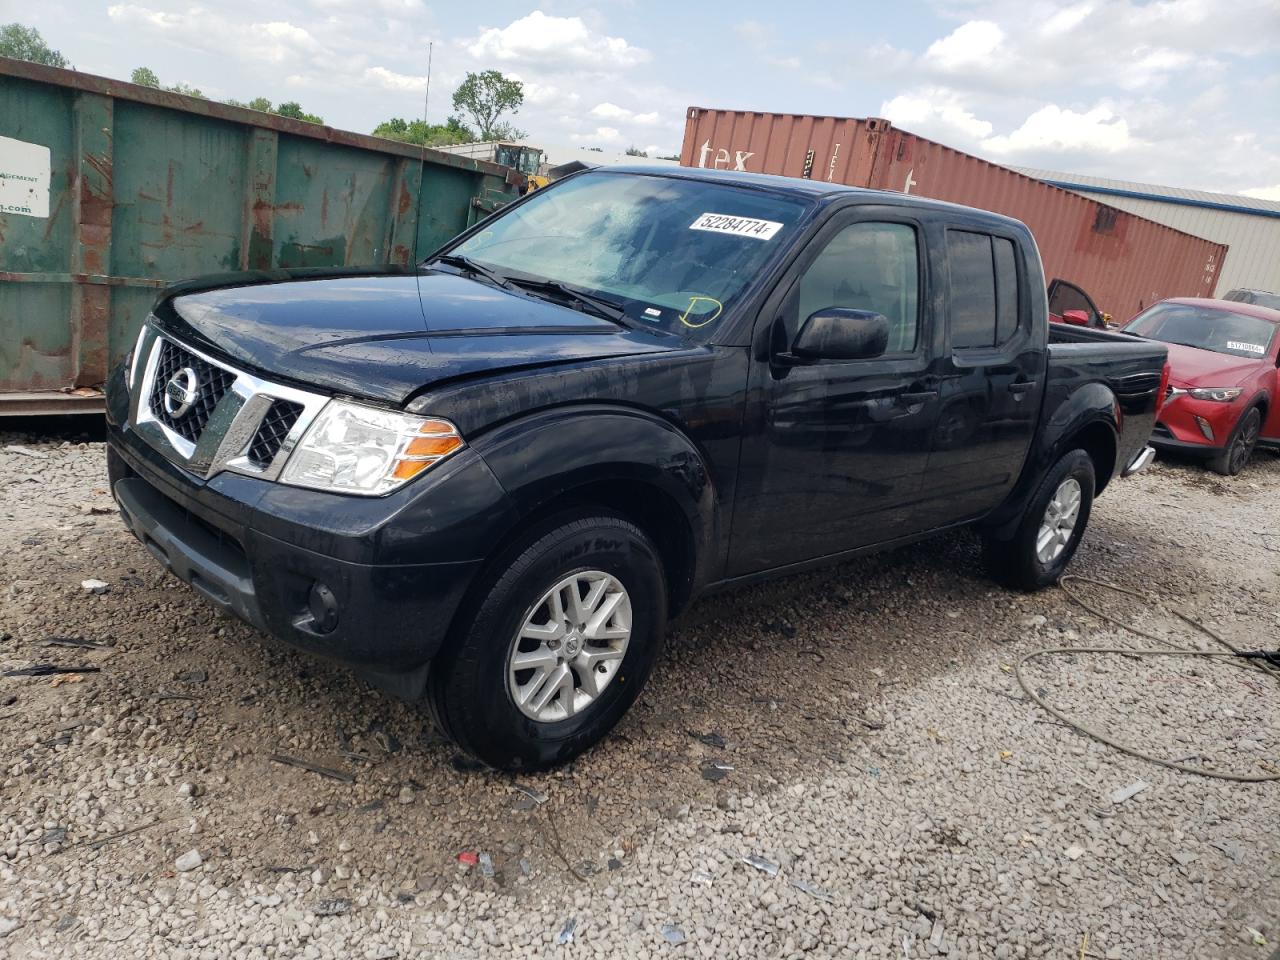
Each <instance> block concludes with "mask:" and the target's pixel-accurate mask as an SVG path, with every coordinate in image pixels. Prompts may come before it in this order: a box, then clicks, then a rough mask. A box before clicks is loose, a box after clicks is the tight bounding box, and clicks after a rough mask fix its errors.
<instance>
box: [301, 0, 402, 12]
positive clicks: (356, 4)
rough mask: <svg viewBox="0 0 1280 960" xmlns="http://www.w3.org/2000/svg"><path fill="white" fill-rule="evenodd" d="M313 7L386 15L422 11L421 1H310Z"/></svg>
mask: <svg viewBox="0 0 1280 960" xmlns="http://www.w3.org/2000/svg"><path fill="white" fill-rule="evenodd" d="M310 2H311V5H312V6H313V7H319V8H320V9H321V10H340V11H351V12H353V13H367V12H368V11H369V10H377V11H379V12H380V13H386V14H392V15H394V14H406V15H407V14H412V13H417V12H418V11H419V10H421V9H422V0H310Z"/></svg>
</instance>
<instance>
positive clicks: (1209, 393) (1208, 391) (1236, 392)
mask: <svg viewBox="0 0 1280 960" xmlns="http://www.w3.org/2000/svg"><path fill="white" fill-rule="evenodd" d="M1242 392H1243V388H1242V387H1196V388H1194V389H1192V390H1188V391H1187V393H1189V394H1191V396H1193V397H1195V398H1196V399H1197V400H1217V401H1218V402H1219V403H1230V402H1231V401H1232V400H1234V399H1235V398H1236V397H1238V396H1240V394H1241V393H1242Z"/></svg>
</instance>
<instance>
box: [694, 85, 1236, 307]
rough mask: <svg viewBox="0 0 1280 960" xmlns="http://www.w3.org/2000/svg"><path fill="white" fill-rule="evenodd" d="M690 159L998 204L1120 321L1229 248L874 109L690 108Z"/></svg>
mask: <svg viewBox="0 0 1280 960" xmlns="http://www.w3.org/2000/svg"><path fill="white" fill-rule="evenodd" d="M680 160H681V163H683V164H685V165H686V166H695V167H699V166H700V167H716V168H720V169H728V170H735V169H736V170H745V171H750V172H756V173H774V174H781V175H783V176H792V177H806V178H809V179H813V180H828V181H832V182H836V183H845V184H849V185H851V186H859V187H871V188H875V189H881V190H895V191H898V192H908V193H913V194H919V195H921V196H926V197H932V198H934V199H938V200H947V201H950V202H952V203H961V204H965V205H966V206H971V207H979V208H981V209H984V210H992V211H995V212H996V213H1001V214H1004V215H1006V216H1010V217H1014V218H1016V219H1018V220H1021V221H1022V222H1024V223H1025V224H1027V226H1028V227H1030V228H1031V232H1032V233H1033V234H1034V235H1035V237H1036V242H1037V244H1038V245H1039V247H1040V253H1041V256H1042V257H1043V258H1044V263H1045V273H1046V275H1047V277H1049V278H1053V277H1060V278H1062V279H1064V280H1070V281H1072V282H1074V283H1077V284H1079V285H1080V286H1082V287H1084V288H1085V289H1086V290H1087V291H1089V293H1090V294H1091V295H1092V296H1093V298H1094V300H1095V301H1096V302H1097V304H1098V306H1099V308H1100V309H1102V310H1104V311H1107V312H1110V313H1111V314H1113V315H1114V316H1115V317H1116V319H1118V320H1127V319H1128V318H1129V317H1131V316H1133V314H1135V313H1137V312H1138V311H1139V310H1142V309H1143V308H1144V307H1147V306H1149V305H1150V304H1152V303H1154V302H1155V301H1157V300H1162V299H1164V298H1166V297H1173V296H1209V295H1211V294H1212V291H1213V289H1214V286H1215V284H1216V281H1217V274H1218V269H1219V265H1220V264H1221V262H1222V260H1223V257H1224V255H1225V253H1226V248H1225V247H1223V246H1222V245H1220V244H1216V243H1212V242H1210V241H1208V240H1205V239H1203V238H1201V237H1196V236H1192V235H1190V234H1187V233H1183V232H1180V231H1178V230H1174V229H1171V228H1170V227H1167V226H1165V225H1163V224H1159V223H1155V222H1153V221H1150V220H1145V219H1143V218H1141V217H1137V216H1134V215H1132V214H1130V213H1128V212H1126V211H1123V210H1120V209H1118V208H1116V207H1114V206H1111V205H1108V204H1101V203H1098V202H1096V201H1094V200H1091V199H1088V198H1086V197H1082V196H1080V195H1079V194H1075V193H1072V192H1070V191H1067V190H1061V189H1058V188H1057V187H1051V186H1048V185H1046V184H1044V183H1041V182H1040V181H1038V180H1034V179H1032V178H1030V177H1026V176H1023V175H1022V174H1019V173H1016V172H1014V171H1012V170H1010V169H1008V168H1006V167H1001V166H998V165H996V164H993V163H988V162H987V161H985V160H981V159H979V158H978V157H974V156H971V155H969V154H966V153H962V152H960V151H959V150H953V149H952V148H950V147H946V146H943V145H942V144H939V143H935V142H933V141H931V140H926V139H924V138H923V137H917V136H915V135H914V134H911V133H908V132H907V131H905V130H898V129H896V128H894V127H893V126H892V125H891V124H890V123H889V122H888V121H886V120H880V119H876V118H870V119H865V120H862V119H855V118H846V117H813V116H803V115H794V114H762V113H751V112H743V111H729V110H706V109H702V108H699V107H691V108H690V109H689V112H688V115H687V118H686V122H685V139H684V146H683V149H682V151H681V156H680Z"/></svg>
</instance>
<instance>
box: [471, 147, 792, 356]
mask: <svg viewBox="0 0 1280 960" xmlns="http://www.w3.org/2000/svg"><path fill="white" fill-rule="evenodd" d="M805 209H806V207H805V205H804V204H802V203H800V202H797V201H794V200H789V199H787V198H785V197H780V196H776V195H774V194H770V193H765V192H763V191H756V190H750V189H742V188H738V187H731V186H724V185H722V184H716V183H705V182H699V181H695V180H679V179H674V178H668V177H656V176H654V177H651V176H639V175H634V174H610V173H604V172H595V173H586V174H582V175H580V176H577V177H574V178H573V179H572V180H568V181H566V182H565V183H562V184H560V185H558V186H556V187H555V188H554V189H551V190H547V191H546V192H539V193H536V194H534V195H533V196H532V197H531V198H530V199H529V200H527V201H526V202H525V203H523V204H521V205H520V206H518V207H515V208H513V209H512V210H511V211H510V212H508V213H503V214H500V215H499V216H497V217H495V218H494V219H493V220H492V221H491V222H490V223H489V224H488V225H487V226H486V227H485V228H484V229H483V230H481V231H480V232H479V233H476V234H474V235H472V236H471V237H469V238H467V239H466V240H465V241H463V242H462V243H460V244H459V245H458V246H456V247H454V248H453V249H452V250H450V251H449V252H450V253H452V254H457V255H462V256H465V257H469V258H471V259H472V260H474V261H475V262H477V263H480V264H483V265H484V266H486V267H490V268H491V269H493V270H495V271H497V272H498V273H501V274H503V275H505V276H509V277H512V278H515V279H516V280H517V281H519V280H521V279H526V280H528V279H549V280H557V281H560V282H561V283H565V284H569V285H571V286H573V287H577V288H580V289H582V290H585V291H587V292H589V293H593V294H596V295H597V296H601V297H604V298H606V299H608V300H611V301H613V302H615V303H617V304H618V306H619V307H621V308H622V309H623V311H624V312H625V314H626V318H627V321H628V322H632V323H634V324H635V325H648V326H652V327H655V328H658V329H660V330H665V331H667V332H671V333H678V334H681V335H684V336H688V337H690V338H692V339H697V340H705V339H707V338H709V337H710V336H711V335H712V334H713V333H714V332H715V330H716V327H717V324H718V322H719V321H720V320H721V318H722V317H723V316H724V314H725V313H726V311H728V310H729V308H730V307H731V306H732V305H733V303H734V301H735V300H736V299H737V298H738V296H739V295H741V293H742V291H743V290H744V289H745V288H746V286H747V284H748V283H749V282H750V281H751V280H752V279H753V278H754V277H755V276H756V275H757V274H758V273H759V272H760V270H761V269H762V268H763V266H764V265H765V264H766V263H767V262H768V261H769V260H770V259H771V258H772V257H774V256H775V255H776V254H777V253H778V252H779V251H780V250H781V249H782V247H783V245H784V244H785V242H786V239H787V238H788V237H789V236H790V234H791V233H792V232H793V230H794V228H795V225H796V223H798V222H799V220H800V219H801V217H802V216H803V215H804V212H805Z"/></svg>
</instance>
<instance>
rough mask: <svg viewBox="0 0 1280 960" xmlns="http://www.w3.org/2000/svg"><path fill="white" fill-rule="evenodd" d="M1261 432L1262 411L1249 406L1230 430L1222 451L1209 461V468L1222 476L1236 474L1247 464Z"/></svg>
mask: <svg viewBox="0 0 1280 960" xmlns="http://www.w3.org/2000/svg"><path fill="white" fill-rule="evenodd" d="M1261 432H1262V411H1261V410H1259V409H1258V408H1257V407H1250V408H1249V409H1248V410H1246V411H1245V412H1244V416H1242V417H1241V418H1240V422H1239V423H1237V424H1236V428H1235V429H1234V430H1232V431H1231V439H1230V440H1228V441H1227V445H1226V447H1225V448H1224V449H1223V451H1222V453H1220V454H1218V455H1217V456H1216V457H1214V458H1213V459H1212V460H1210V461H1209V469H1210V470H1212V471H1213V472H1214V473H1220V474H1222V475H1223V476H1224V477H1234V476H1237V475H1238V474H1239V473H1240V472H1241V471H1242V470H1244V468H1245V467H1247V466H1248V465H1249V459H1250V458H1251V457H1252V456H1253V450H1254V448H1255V447H1256V446H1257V445H1258V435H1259V434H1260V433H1261Z"/></svg>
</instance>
